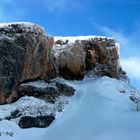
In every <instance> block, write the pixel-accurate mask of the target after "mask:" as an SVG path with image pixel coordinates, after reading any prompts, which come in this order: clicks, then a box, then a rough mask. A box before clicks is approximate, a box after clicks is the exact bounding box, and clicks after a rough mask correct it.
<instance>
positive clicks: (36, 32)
mask: <svg viewBox="0 0 140 140" xmlns="http://www.w3.org/2000/svg"><path fill="white" fill-rule="evenodd" d="M52 44H53V39H52V38H50V37H47V36H46V35H45V33H44V30H43V29H42V28H41V27H40V26H38V25H35V24H32V23H9V24H0V96H1V97H0V103H1V104H2V103H7V102H11V100H12V99H13V98H14V97H16V96H17V94H16V88H17V86H18V83H20V82H23V81H28V80H31V79H33V80H34V79H43V78H44V77H45V76H46V75H47V73H48V71H49V69H50V65H51V64H50V56H49V55H50V50H51V47H52Z"/></svg>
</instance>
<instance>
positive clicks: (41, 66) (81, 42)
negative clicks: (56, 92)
mask: <svg viewBox="0 0 140 140" xmlns="http://www.w3.org/2000/svg"><path fill="white" fill-rule="evenodd" d="M118 52H119V45H118V44H117V43H116V41H115V39H114V38H110V37H96V36H85V37H54V38H53V37H49V36H47V35H46V33H45V32H44V30H43V29H42V28H41V27H40V26H38V25H36V24H32V23H8V24H0V104H5V103H11V102H13V101H14V100H17V99H18V98H19V97H21V95H20V93H21V91H22V94H23V95H26V94H27V95H28V89H29V88H26V89H25V87H24V91H26V92H24V93H23V87H22V84H23V83H24V84H25V83H26V82H30V81H37V80H45V81H47V82H49V80H50V79H52V78H56V77H58V76H60V77H63V78H64V79H70V80H81V79H83V77H84V75H85V74H89V73H90V74H92V75H98V76H104V75H105V76H109V77H113V78H117V79H120V78H122V79H126V78H127V77H126V75H125V72H124V71H122V68H121V66H120V64H119V54H118ZM21 87H22V88H21ZM32 89H33V90H32ZM32 89H31V88H30V89H29V93H30V94H31V93H33V92H35V91H34V89H35V88H34V87H32ZM37 91H38V92H39V91H40V90H38V89H37ZM48 92H49V91H48ZM44 94H47V93H46V92H45V93H44ZM33 95H34V94H33Z"/></svg>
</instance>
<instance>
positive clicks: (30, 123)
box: [18, 115, 55, 128]
mask: <svg viewBox="0 0 140 140" xmlns="http://www.w3.org/2000/svg"><path fill="white" fill-rule="evenodd" d="M54 119H55V117H54V116H53V115H48V116H37V117H31V116H25V117H21V118H20V120H19V124H18V125H19V126H20V127H21V128H31V127H38V128H45V127H48V126H49V125H50V124H51V123H52V122H53V121H54Z"/></svg>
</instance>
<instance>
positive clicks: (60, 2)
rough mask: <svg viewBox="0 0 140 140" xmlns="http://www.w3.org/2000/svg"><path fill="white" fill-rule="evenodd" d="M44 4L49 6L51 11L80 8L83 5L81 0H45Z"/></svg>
mask: <svg viewBox="0 0 140 140" xmlns="http://www.w3.org/2000/svg"><path fill="white" fill-rule="evenodd" d="M43 4H44V5H45V6H46V7H47V9H48V10H49V11H55V12H58V11H63V10H68V9H69V10H71V9H70V8H78V7H79V6H81V2H80V1H79V0H43Z"/></svg>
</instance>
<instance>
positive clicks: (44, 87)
mask: <svg viewBox="0 0 140 140" xmlns="http://www.w3.org/2000/svg"><path fill="white" fill-rule="evenodd" d="M74 92H75V89H74V88H73V87H70V86H68V85H66V84H65V83H64V82H61V81H55V80H54V81H52V82H49V83H46V82H45V81H35V82H26V83H25V84H20V85H19V88H18V97H17V99H19V98H21V97H22V96H25V95H28V96H34V97H38V98H42V99H44V100H47V101H48V102H51V103H55V102H56V101H57V99H58V97H59V96H60V95H65V96H72V95H74Z"/></svg>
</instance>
